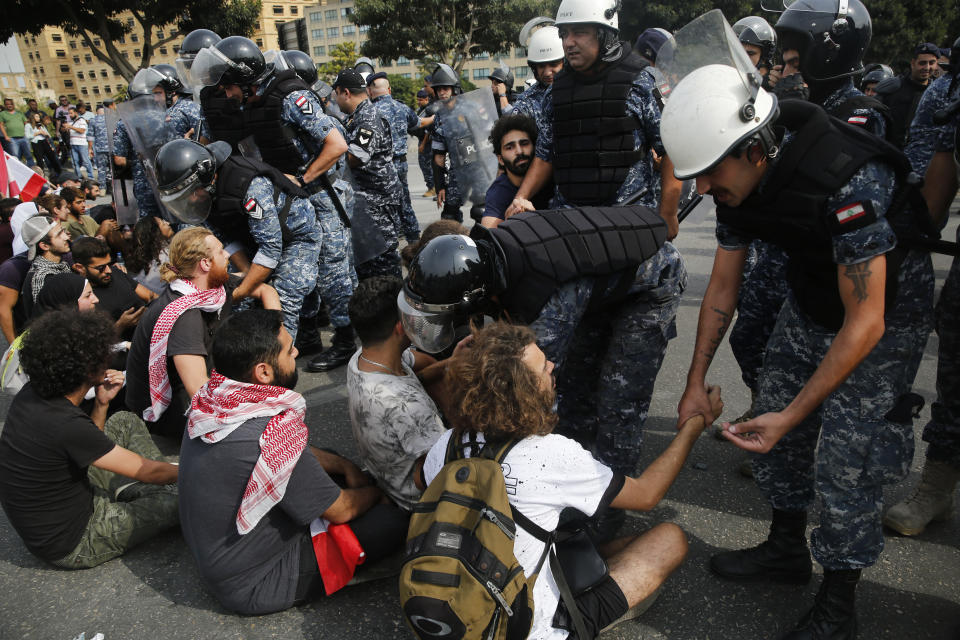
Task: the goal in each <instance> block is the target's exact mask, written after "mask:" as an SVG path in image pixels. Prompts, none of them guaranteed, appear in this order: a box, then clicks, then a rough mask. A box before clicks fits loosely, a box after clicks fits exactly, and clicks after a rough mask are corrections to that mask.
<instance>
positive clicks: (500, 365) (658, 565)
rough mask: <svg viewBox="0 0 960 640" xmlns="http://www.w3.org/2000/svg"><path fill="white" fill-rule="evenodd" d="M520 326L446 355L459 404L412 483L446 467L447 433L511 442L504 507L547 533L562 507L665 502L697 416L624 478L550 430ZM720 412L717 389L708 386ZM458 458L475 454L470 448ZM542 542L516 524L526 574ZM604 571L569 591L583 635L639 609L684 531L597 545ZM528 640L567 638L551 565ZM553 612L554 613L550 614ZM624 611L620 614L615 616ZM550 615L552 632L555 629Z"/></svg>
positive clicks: (484, 334)
mask: <svg viewBox="0 0 960 640" xmlns="http://www.w3.org/2000/svg"><path fill="white" fill-rule="evenodd" d="M535 338H536V337H535V335H534V333H533V332H532V331H531V330H530V329H528V328H527V327H524V326H516V325H510V324H507V323H504V322H496V323H493V324H492V325H490V326H487V327H484V328H483V329H480V330H477V331H475V333H474V337H473V341H472V342H471V343H470V345H469V349H468V350H467V351H466V352H465V353H464V354H463V356H462V357H457V358H453V359H451V361H450V363H449V365H448V368H447V382H448V386H449V389H450V394H451V396H452V398H451V401H452V403H453V404H454V406H455V407H456V408H457V412H456V415H454V416H453V417H452V418H451V420H452V422H453V423H454V424H455V425H456V426H457V428H456V429H454V430H451V431H448V432H447V433H445V434H444V435H443V436H441V437H440V440H438V441H437V443H436V444H435V445H434V446H433V448H432V449H431V450H430V453H428V454H427V457H426V460H425V462H424V465H423V469H422V478H418V483H424V481H425V482H426V483H429V482H430V481H431V480H433V478H434V476H436V475H437V473H439V471H440V469H441V468H442V467H443V465H444V457H445V454H446V451H447V445H448V443H449V439H450V437H452V434H457V435H459V436H462V438H463V442H469V440H470V437H471V432H472V434H476V438H477V440H478V441H479V442H481V443H482V442H485V441H486V440H487V439H489V440H491V441H500V442H502V441H505V440H507V439H517V440H518V442H517V443H516V445H515V446H514V447H513V448H512V449H511V450H510V451H509V453H507V455H506V457H505V458H504V462H503V468H504V469H505V470H507V473H506V478H505V480H506V484H507V486H508V487H513V491H508V499H509V501H510V503H511V505H513V506H515V507H516V509H517V510H518V511H519V512H520V513H521V514H523V515H524V516H526V517H527V518H528V519H529V520H531V521H533V523H534V524H536V525H538V526H540V527H541V528H543V529H545V530H546V531H553V530H555V529H556V528H557V525H558V522H559V518H560V512H561V511H563V510H564V509H565V508H568V507H572V508H574V509H577V510H579V511H581V512H583V513H584V514H587V515H588V516H595V515H597V514H599V513H601V512H602V511H603V510H605V509H607V508H608V507H613V508H618V509H631V510H636V511H649V510H651V509H653V508H654V507H655V506H656V505H657V503H659V502H660V500H661V499H662V498H663V496H664V494H665V493H666V491H667V489H669V488H670V485H671V484H673V481H674V479H675V478H676V477H677V474H678V473H679V472H680V469H681V468H682V466H683V463H684V461H685V460H686V458H687V455H688V454H689V453H690V450H691V448H692V447H693V445H694V443H695V442H696V441H697V438H698V437H699V436H700V434H701V433H702V432H703V429H704V427H705V426H706V425H705V424H704V421H703V418H702V417H701V416H697V417H694V418H691V419H690V420H688V421H686V422H685V423H684V424H683V426H682V427H681V428H680V429H679V431H678V433H677V435H676V436H675V437H674V439H673V441H672V442H671V443H670V445H669V446H668V447H667V449H666V451H664V453H663V454H661V455H660V457H658V458H657V459H656V460H654V462H653V463H652V464H651V465H650V466H649V467H647V469H646V470H645V471H644V472H643V474H641V475H640V477H638V478H631V477H624V476H623V475H621V474H619V473H616V472H614V471H612V470H611V469H610V468H609V467H607V466H606V465H604V464H603V463H601V462H598V461H597V460H595V459H594V458H593V456H592V455H591V454H590V452H589V451H587V450H585V449H584V448H583V447H582V446H581V445H580V444H578V443H577V442H575V441H573V440H571V439H569V438H566V437H564V436H561V435H557V434H554V433H551V432H552V431H553V428H554V426H555V425H556V422H557V416H556V414H555V413H554V412H553V409H552V407H553V404H554V399H555V397H556V395H555V392H554V379H553V363H552V362H550V361H548V360H547V359H546V357H545V356H544V355H543V352H542V351H540V349H539V348H538V347H537V345H536V342H535ZM710 400H711V404H712V406H713V407H715V408H716V409H717V411H718V413H719V411H720V409H721V408H722V402H721V400H720V392H719V389H717V388H713V389H711V391H710ZM464 453H465V455H470V454H471V453H476V452H473V451H471V449H470V448H469V447H468V448H466V449H465V450H464ZM543 549H544V545H543V543H542V542H541V541H540V540H538V539H537V538H535V537H534V536H533V535H531V533H530V532H528V531H526V530H525V529H523V528H522V527H520V526H518V530H517V534H516V540H515V543H514V553H515V555H516V558H517V560H518V561H519V562H520V564H521V565H522V566H523V567H524V571H525V573H526V574H527V575H531V574H532V573H534V572H535V570H536V569H535V568H536V565H537V562H538V560H539V559H540V557H541V555H542V551H543ZM600 552H601V553H602V554H603V555H605V556H606V557H607V565H608V566H609V576H608V577H607V578H605V579H604V580H603V581H602V582H600V583H599V584H598V585H597V586H595V587H593V588H592V589H590V590H589V591H586V592H584V593H583V594H581V595H578V596H577V598H576V599H577V605H578V609H579V611H580V613H581V614H582V617H583V619H584V623H585V627H586V629H587V631H588V636H589V637H591V638H593V637H595V636H596V635H597V633H599V632H600V630H602V629H604V628H605V627H607V626H608V625H611V624H612V623H615V622H620V621H621V620H624V619H629V618H632V617H636V616H637V615H639V614H640V613H641V612H642V610H643V609H644V608H645V607H646V606H649V604H650V603H651V602H652V600H653V596H654V595H655V594H656V593H657V590H658V589H659V587H660V585H661V584H663V582H664V581H665V580H666V578H667V577H668V576H669V575H670V574H671V573H672V572H673V571H674V570H675V569H676V568H677V567H678V566H679V565H680V562H681V561H682V560H683V557H684V555H685V554H686V552H687V541H686V537H685V536H684V533H683V531H682V530H681V529H680V528H679V527H677V526H676V525H674V524H670V523H663V524H659V525H657V526H655V527H653V528H652V529H651V530H649V531H647V532H646V533H644V534H642V535H640V536H628V537H625V538H620V539H617V540H613V541H611V542H610V543H608V544H607V545H605V546H604V547H602V548H601V549H600ZM533 597H534V613H533V625H532V627H531V632H530V634H529V637H531V638H565V637H567V631H570V630H571V629H572V628H573V626H572V624H571V621H570V618H569V615H568V613H567V609H566V607H565V605H563V604H562V603H561V602H560V596H559V592H558V588H557V585H556V580H555V579H554V576H553V572H552V570H551V568H550V563H549V562H547V563H545V564H544V565H543V566H542V567H541V568H540V573H539V575H538V577H537V579H536V583H535V585H534V591H533ZM555 613H556V614H557V615H556V618H555V616H554V614H555ZM621 616H622V617H621ZM554 620H556V621H557V622H558V623H559V628H555V627H554Z"/></svg>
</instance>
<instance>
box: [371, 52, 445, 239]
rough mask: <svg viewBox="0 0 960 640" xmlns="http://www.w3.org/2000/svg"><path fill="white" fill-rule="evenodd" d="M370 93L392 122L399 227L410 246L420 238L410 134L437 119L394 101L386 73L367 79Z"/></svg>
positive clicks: (375, 104)
mask: <svg viewBox="0 0 960 640" xmlns="http://www.w3.org/2000/svg"><path fill="white" fill-rule="evenodd" d="M367 93H368V94H369V95H370V102H372V103H373V105H374V106H375V107H376V108H377V111H379V112H380V114H381V115H382V116H383V117H384V118H386V119H387V122H389V123H390V137H391V139H392V140H393V166H394V167H396V169H397V179H398V180H399V181H400V186H401V187H402V188H403V195H402V201H401V204H402V209H401V214H400V226H401V228H402V231H403V235H404V237H405V238H406V239H407V244H414V243H416V241H417V240H419V239H420V225H419V224H418V223H417V216H416V214H415V213H414V212H413V204H412V203H411V202H410V187H409V185H408V184H407V133H408V132H410V133H412V132H413V131H415V130H417V129H422V128H423V127H428V126H430V125H431V124H433V118H434V116H428V117H426V118H421V117H419V116H417V114H416V112H414V110H413V109H411V108H410V107H408V106H407V105H405V104H403V103H402V102H400V101H398V100H394V99H393V95H392V94H391V91H390V80H389V79H388V78H387V72H386V71H378V72H376V73H374V74H372V75H371V76H370V77H369V78H367Z"/></svg>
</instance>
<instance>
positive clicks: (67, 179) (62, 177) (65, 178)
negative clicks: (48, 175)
mask: <svg viewBox="0 0 960 640" xmlns="http://www.w3.org/2000/svg"><path fill="white" fill-rule="evenodd" d="M53 184H55V185H56V186H57V193H60V192H61V191H63V190H64V189H68V188H69V189H79V188H80V185H81V184H82V182H81V180H80V176H78V175H77V174H76V173H74V172H73V171H64V172H62V173H59V174H57V176H56V177H55V178H54V179H53Z"/></svg>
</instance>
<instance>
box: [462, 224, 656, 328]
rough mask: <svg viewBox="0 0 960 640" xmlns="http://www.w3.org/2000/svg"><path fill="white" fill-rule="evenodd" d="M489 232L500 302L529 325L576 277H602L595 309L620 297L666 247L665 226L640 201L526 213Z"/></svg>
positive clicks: (596, 292)
mask: <svg viewBox="0 0 960 640" xmlns="http://www.w3.org/2000/svg"><path fill="white" fill-rule="evenodd" d="M478 226H479V225H478ZM490 235H491V236H492V237H493V239H494V240H495V242H496V244H497V246H498V248H499V251H500V258H501V260H502V261H503V265H504V267H505V269H504V270H505V272H506V273H505V276H506V284H507V286H506V290H505V291H504V292H502V293H500V294H499V296H500V302H501V304H502V305H503V308H504V309H506V311H507V312H508V313H509V314H510V317H511V318H512V319H514V320H517V321H520V322H523V323H525V324H529V323H531V322H533V321H534V320H536V318H537V316H538V315H540V310H541V309H542V308H543V305H545V304H546V303H547V300H549V299H550V296H552V295H553V294H554V292H555V291H556V290H557V287H559V286H561V285H563V284H565V283H567V282H570V281H571V280H575V279H577V278H597V279H598V282H597V284H596V285H595V287H594V293H593V298H592V299H591V308H594V309H595V308H600V307H603V306H606V305H608V304H613V303H615V302H618V301H619V300H622V299H623V298H624V296H625V295H626V292H627V289H629V287H630V285H631V284H632V283H633V280H634V278H635V277H636V273H637V267H638V266H640V264H641V263H642V262H643V261H644V260H647V259H648V258H650V257H651V256H652V255H654V254H655V253H657V251H659V250H660V247H661V246H663V243H664V241H665V240H666V239H667V226H666V223H665V222H664V221H663V219H662V218H661V217H660V216H659V215H657V214H656V213H655V212H653V211H651V210H650V209H648V208H646V207H642V206H639V205H636V206H629V207H596V208H594V207H589V208H583V209H560V210H557V211H545V212H544V211H541V212H532V213H522V214H519V215H516V216H513V217H512V218H510V219H509V220H506V221H504V222H503V223H501V224H500V225H499V226H498V227H496V228H495V229H491V230H490Z"/></svg>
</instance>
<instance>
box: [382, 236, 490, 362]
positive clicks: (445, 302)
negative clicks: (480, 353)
mask: <svg viewBox="0 0 960 640" xmlns="http://www.w3.org/2000/svg"><path fill="white" fill-rule="evenodd" d="M495 261H496V257H495V250H493V249H492V248H491V246H490V245H489V244H488V242H487V241H481V242H480V243H478V242H476V241H474V240H473V239H471V238H469V237H467V236H463V235H446V236H439V237H437V238H434V239H433V240H431V241H430V242H428V243H427V244H426V245H425V246H424V247H423V248H422V249H421V250H420V252H419V253H417V255H416V257H414V259H413V261H412V262H411V263H410V269H409V272H408V274H407V279H406V280H405V281H404V283H403V290H402V291H401V292H400V295H399V296H398V297H397V307H398V309H399V311H400V318H401V321H402V322H403V328H404V331H406V333H407V336H408V337H409V338H410V340H411V341H412V342H413V343H414V344H415V345H416V346H417V348H419V349H422V350H423V351H426V352H428V353H438V352H440V351H443V350H444V349H446V348H447V347H449V346H450V345H451V344H453V341H454V339H455V338H456V336H457V334H458V331H457V329H458V327H462V326H463V325H465V324H467V323H468V322H469V318H470V316H472V315H474V314H476V313H479V312H482V311H484V310H485V308H488V307H489V306H490V305H491V304H492V303H491V300H490V298H491V296H492V295H494V294H496V293H497V292H498V289H499V287H498V284H497V283H498V282H499V280H498V278H497V277H496V275H495V274H496V268H495V264H496V262H495Z"/></svg>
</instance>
